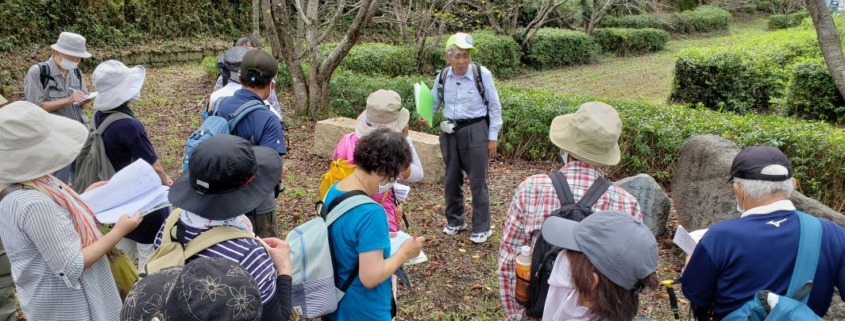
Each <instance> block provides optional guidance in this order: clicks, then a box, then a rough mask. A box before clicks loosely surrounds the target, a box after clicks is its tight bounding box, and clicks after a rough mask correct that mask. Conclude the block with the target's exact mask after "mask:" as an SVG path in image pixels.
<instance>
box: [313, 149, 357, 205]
mask: <svg viewBox="0 0 845 321" xmlns="http://www.w3.org/2000/svg"><path fill="white" fill-rule="evenodd" d="M353 171H355V165H353V164H349V161H347V160H346V159H343V158H341V159H338V160H336V161H332V164H331V165H329V170H327V171H326V172H325V173H323V175H322V176H320V199H324V198H326V193H327V192H328V191H329V188H331V187H332V185H334V183H335V182H337V181H339V180H342V179H344V178H346V177H347V176H349V175H351V174H352V172H353Z"/></svg>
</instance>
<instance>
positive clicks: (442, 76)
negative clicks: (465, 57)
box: [436, 62, 490, 124]
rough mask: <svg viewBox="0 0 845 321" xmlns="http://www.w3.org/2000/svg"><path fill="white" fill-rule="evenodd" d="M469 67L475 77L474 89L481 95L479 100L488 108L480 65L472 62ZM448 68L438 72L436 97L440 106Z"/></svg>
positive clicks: (442, 101) (442, 100)
mask: <svg viewBox="0 0 845 321" xmlns="http://www.w3.org/2000/svg"><path fill="white" fill-rule="evenodd" d="M470 67H471V68H472V72H473V74H474V76H475V79H474V80H475V89H477V90H478V94H479V95H481V100H482V101H484V106H485V107H488V108H489V107H490V103H489V102H488V101H487V93H486V92H485V90H484V82H483V81H481V65H479V64H477V63H474V62H473V63H472V64H470ZM449 68H450V67H447V68H443V69H441V70H440V72H438V74H439V75H438V76H437V84H436V87H437V97H439V98H440V104H441V105H442V104H443V103H444V98H443V86H444V85H445V84H446V74H447V73H448V71H449ZM488 124H489V122H488Z"/></svg>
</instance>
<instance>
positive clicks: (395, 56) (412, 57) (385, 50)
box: [340, 42, 417, 77]
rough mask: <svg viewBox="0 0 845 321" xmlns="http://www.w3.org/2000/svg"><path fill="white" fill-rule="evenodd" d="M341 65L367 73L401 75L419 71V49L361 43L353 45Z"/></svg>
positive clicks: (376, 43) (350, 69)
mask: <svg viewBox="0 0 845 321" xmlns="http://www.w3.org/2000/svg"><path fill="white" fill-rule="evenodd" d="M340 67H341V68H344V69H346V70H349V71H354V72H358V73H362V74H365V75H376V74H381V75H386V76H392V77H395V76H400V75H410V74H415V73H416V72H417V51H416V49H414V48H413V47H410V46H394V45H388V44H383V43H378V42H371V43H360V44H356V45H355V46H353V47H352V50H350V51H349V54H348V55H346V57H344V58H343V61H342V62H341V63H340Z"/></svg>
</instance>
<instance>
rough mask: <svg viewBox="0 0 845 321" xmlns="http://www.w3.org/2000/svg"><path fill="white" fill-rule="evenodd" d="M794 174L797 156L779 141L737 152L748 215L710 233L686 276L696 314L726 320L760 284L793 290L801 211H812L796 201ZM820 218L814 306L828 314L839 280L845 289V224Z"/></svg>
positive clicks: (738, 185)
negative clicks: (776, 144)
mask: <svg viewBox="0 0 845 321" xmlns="http://www.w3.org/2000/svg"><path fill="white" fill-rule="evenodd" d="M792 174H793V171H792V165H791V164H790V162H789V158H787V157H786V155H784V154H783V153H782V152H781V151H780V150H778V149H776V148H773V147H768V146H753V147H748V148H746V149H743V150H742V151H740V152H739V154H737V155H736V157H735V158H734V160H733V164H732V165H731V172H730V175H731V178H730V182H731V184H732V186H733V190H734V192H735V194H736V199H737V210H739V212H740V213H742V214H741V216H740V218H737V219H732V220H727V221H723V222H720V223H717V224H715V225H713V227H711V228H710V229H709V230H708V231H707V233H706V234H704V237H703V238H702V239H701V242H700V243H699V244H698V246H696V248H695V251H694V252H693V254H692V256H691V257H690V260H689V264H688V265H687V267H686V270H685V271H684V273H683V276H682V277H681V282H682V284H683V292H684V295H685V296H686V297H687V298H688V299H689V301H690V306H691V307H692V309H693V311H694V312H693V313H694V314H695V316H696V319H698V320H710V318H714V319H715V320H719V319H721V318H723V317H724V316H726V315H727V314H729V313H731V312H732V311H734V310H736V309H738V308H739V307H740V306H742V305H743V304H745V303H746V302H748V301H750V300H751V299H752V298H754V297H755V294H756V293H757V291H760V290H769V291H772V292H773V293H776V294H779V295H785V294H787V293H786V292H787V288H788V287H789V284H790V280H791V276H792V272H793V268H794V267H795V263H796V259H797V251H796V250H797V249H798V248H799V246H798V244H799V239H800V235H801V232H800V231H801V223H802V222H800V221H799V215H805V214H801V213H800V212H799V211H798V210H796V209H795V206H794V205H793V204H792V202H790V201H789V197H790V196H791V195H792V193H793V191H794V190H795V180H794V179H793V178H792ZM811 219H812V218H811ZM819 221H821V231H822V236H821V247H820V252H819V259H818V265H817V268H816V270H815V273H814V274H815V278H814V280H813V284H812V292H810V297H809V300H808V301H807V305H808V306H809V307H810V309H812V310H813V312H815V313H816V314H817V315H819V316H822V317H823V316H824V315H825V314H826V313H827V310H828V308H829V307H830V302H831V298H832V297H833V288H834V286H835V287H836V288H838V289H839V291H840V292H842V291H843V290H845V229H843V228H842V227H840V226H839V225H836V224H835V223H833V222H831V221H828V220H826V219H819ZM802 259H804V258H802ZM790 294H791V293H790Z"/></svg>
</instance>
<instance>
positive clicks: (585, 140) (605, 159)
mask: <svg viewBox="0 0 845 321" xmlns="http://www.w3.org/2000/svg"><path fill="white" fill-rule="evenodd" d="M621 134H622V120H621V119H620V118H619V113H617V112H616V109H614V108H613V107H612V106H610V105H608V104H605V103H602V102H589V103H585V104H582V105H581V106H580V107H578V111H576V112H575V113H574V114H567V115H562V116H557V117H555V119H554V120H552V125H551V128H550V130H549V139H551V141H552V143H553V144H555V146H557V147H559V148H560V149H563V150H565V151H567V152H569V154H570V155H572V157H574V158H575V159H577V160H579V161H582V162H585V163H588V164H591V165H595V166H612V165H616V164H619V161H620V159H621V158H622V153H621V151H620V150H619V136H620V135H621Z"/></svg>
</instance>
